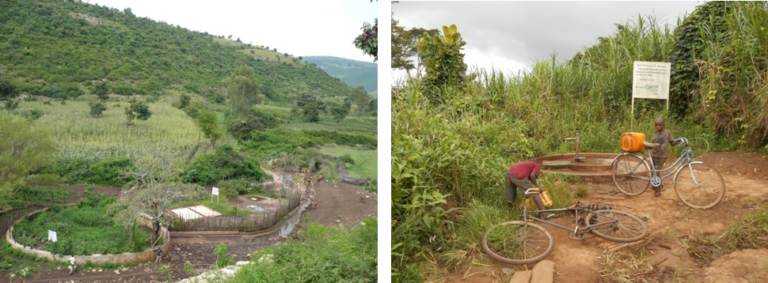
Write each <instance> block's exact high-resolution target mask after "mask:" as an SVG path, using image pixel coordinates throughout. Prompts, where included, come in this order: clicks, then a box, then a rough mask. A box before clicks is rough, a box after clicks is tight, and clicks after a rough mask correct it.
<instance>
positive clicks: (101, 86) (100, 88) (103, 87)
mask: <svg viewBox="0 0 768 283" xmlns="http://www.w3.org/2000/svg"><path fill="white" fill-rule="evenodd" d="M93 94H95V95H96V96H97V97H99V99H101V100H107V99H108V98H109V84H107V82H99V83H97V84H96V86H94V89H93Z"/></svg>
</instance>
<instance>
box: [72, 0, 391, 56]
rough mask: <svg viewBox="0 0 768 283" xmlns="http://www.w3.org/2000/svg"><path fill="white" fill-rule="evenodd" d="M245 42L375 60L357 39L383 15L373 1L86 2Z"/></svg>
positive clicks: (282, 49)
mask: <svg viewBox="0 0 768 283" xmlns="http://www.w3.org/2000/svg"><path fill="white" fill-rule="evenodd" d="M84 1H86V2H89V3H91V4H95V3H98V4H99V5H100V6H104V5H106V6H108V7H113V8H118V9H120V10H123V9H125V8H127V7H130V8H131V11H132V12H133V13H134V14H135V15H137V16H138V17H148V18H150V19H153V20H155V21H163V22H166V23H170V24H173V25H179V26H182V27H185V28H187V29H190V30H195V31H201V32H208V33H210V34H214V35H224V36H228V35H230V34H231V35H232V39H233V40H234V39H236V38H238V37H239V38H240V40H241V41H243V42H244V43H249V42H252V43H253V44H254V45H265V46H269V47H270V48H275V47H276V48H277V51H279V52H280V53H286V52H287V53H288V54H291V55H294V56H318V55H325V56H336V57H343V58H349V59H354V60H360V61H366V62H373V57H370V56H366V55H364V54H363V52H362V51H360V50H358V49H357V48H355V46H354V45H353V44H352V41H353V40H354V39H355V36H357V35H359V34H360V33H361V32H362V31H361V30H360V27H362V25H363V22H370V23H373V21H374V19H375V18H377V17H378V16H377V10H378V9H377V3H376V2H375V1H374V2H373V3H371V2H370V1H368V0H323V1H312V0H305V1H290V0H289V1H248V0H219V1H199V0H189V1H181V0H84Z"/></svg>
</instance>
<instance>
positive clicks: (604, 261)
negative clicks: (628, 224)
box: [444, 152, 768, 283]
mask: <svg viewBox="0 0 768 283" xmlns="http://www.w3.org/2000/svg"><path fill="white" fill-rule="evenodd" d="M699 160H702V161H704V162H705V163H706V164H709V165H714V166H715V168H717V169H718V170H719V171H720V173H721V174H722V175H723V178H724V179H725V183H726V194H725V197H724V198H723V201H722V202H721V203H720V204H718V205H717V206H715V207H713V208H711V209H708V210H695V209H691V208H689V207H687V206H685V205H683V204H682V203H681V202H680V201H679V200H678V198H677V195H676V194H675V192H674V187H673V183H672V178H669V179H666V180H664V183H663V186H664V187H665V191H663V192H662V195H661V197H654V195H653V190H652V189H648V190H647V191H646V192H645V193H643V194H642V195H639V196H636V197H631V198H630V197H626V196H624V195H623V194H621V193H620V192H618V190H617V189H616V188H615V185H614V184H613V183H600V184H587V185H588V186H589V187H590V193H589V195H588V196H587V197H585V198H582V199H580V200H581V201H582V202H587V203H595V202H603V203H610V204H612V206H613V207H614V208H615V209H617V210H622V211H626V212H629V213H632V214H634V215H636V216H638V217H640V218H643V217H647V218H648V221H647V222H646V225H647V226H648V235H647V236H646V237H645V238H644V239H643V240H641V241H639V242H637V244H635V245H633V246H630V247H625V248H620V249H618V250H614V251H609V250H611V249H613V248H617V247H619V245H620V244H619V243H614V242H610V241H606V240H603V239H601V238H591V239H586V240H584V241H573V240H570V239H569V238H568V237H567V231H565V230H562V229H558V228H554V227H552V226H548V225H542V226H544V227H545V228H546V229H547V231H549V232H550V233H551V234H552V236H553V237H554V238H555V247H554V250H553V251H552V253H551V254H550V255H549V256H548V257H547V258H546V259H548V260H552V261H554V262H555V264H556V267H555V269H556V271H555V282H569V283H570V282H574V283H577V282H768V269H766V266H768V250H766V249H759V250H743V251H739V252H734V253H732V254H727V255H722V256H719V257H717V258H716V259H715V260H711V259H706V255H702V252H698V253H693V254H691V253H690V251H691V249H690V248H687V247H688V246H689V245H688V244H687V243H689V242H691V241H694V240H691V239H692V238H694V237H695V236H699V237H700V236H707V237H714V238H717V237H720V236H722V235H723V233H724V232H725V231H726V230H727V229H728V228H729V227H730V226H731V225H732V224H733V223H735V222H739V221H742V220H744V219H746V217H747V216H749V215H753V214H755V212H756V210H757V209H759V208H760V207H762V206H763V204H764V203H765V202H766V200H768V154H762V153H748V152H724V153H709V154H707V155H705V156H703V157H701V158H699ZM572 221H573V217H572V216H570V215H567V216H561V217H560V218H558V219H556V220H555V222H557V223H560V224H564V225H572ZM696 254H699V255H702V256H697V255H696ZM503 268H504V270H505V271H509V269H517V270H524V269H530V268H532V265H531V266H516V265H507V264H500V263H495V264H492V265H491V266H482V265H480V264H478V265H476V267H474V268H471V269H469V270H465V271H462V272H461V273H460V274H458V273H452V274H449V275H448V277H446V278H444V279H445V281H446V282H506V281H508V280H509V278H510V276H508V275H504V273H503V272H502V269H503ZM619 278H621V279H620V280H617V279H619Z"/></svg>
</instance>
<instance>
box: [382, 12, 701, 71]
mask: <svg viewBox="0 0 768 283" xmlns="http://www.w3.org/2000/svg"><path fill="white" fill-rule="evenodd" d="M702 3H703V2H701V1H689V2H405V1H401V2H400V3H397V4H393V5H392V12H394V19H396V20H398V21H400V23H399V25H400V26H404V27H405V28H406V29H408V28H412V27H422V28H429V29H432V28H436V29H438V30H440V29H441V27H442V26H444V25H451V24H456V26H457V27H458V29H459V32H460V33H461V36H462V37H463V38H464V41H466V42H467V45H466V46H465V53H466V56H465V57H464V62H465V63H467V64H468V65H469V66H470V69H471V68H472V66H477V67H480V68H485V69H490V68H494V69H497V70H501V71H502V72H504V73H510V72H517V71H518V70H522V69H525V68H527V67H530V66H531V65H532V64H533V62H534V60H542V59H546V58H548V57H549V56H551V55H552V53H554V52H556V53H557V54H558V58H560V59H566V58H571V57H573V55H575V54H576V53H577V52H579V51H582V50H583V49H584V47H586V46H591V45H593V44H595V43H596V42H597V38H598V37H600V36H608V35H611V34H612V33H613V32H614V31H615V29H616V27H615V25H614V23H622V24H623V23H625V22H627V21H628V20H635V19H637V16H638V14H640V15H656V17H657V19H658V20H659V22H660V24H662V25H663V24H665V23H666V24H669V25H670V28H674V26H676V25H677V19H678V17H682V16H683V15H685V14H690V13H691V12H692V11H693V10H694V8H695V7H696V6H697V5H699V4H702ZM403 74H404V72H393V74H392V77H393V79H397V78H399V77H401V76H403Z"/></svg>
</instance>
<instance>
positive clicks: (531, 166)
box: [504, 161, 555, 218]
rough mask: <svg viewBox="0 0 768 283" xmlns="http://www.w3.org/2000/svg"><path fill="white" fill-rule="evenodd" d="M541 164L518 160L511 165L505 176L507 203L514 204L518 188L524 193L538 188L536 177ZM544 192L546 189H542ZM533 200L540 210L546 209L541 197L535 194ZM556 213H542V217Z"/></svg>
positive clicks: (549, 216) (552, 215) (548, 216)
mask: <svg viewBox="0 0 768 283" xmlns="http://www.w3.org/2000/svg"><path fill="white" fill-rule="evenodd" d="M540 171H541V166H539V164H538V163H536V162H533V161H523V162H518V163H515V164H514V165H512V167H509V170H507V174H506V175H505V176H504V188H505V190H504V195H505V196H506V198H507V203H509V204H510V205H513V206H514V202H515V199H517V189H518V188H520V189H522V191H523V193H525V191H526V190H528V189H530V188H538V185H537V184H536V178H538V177H539V172H540ZM541 192H544V190H541ZM533 202H535V203H536V206H537V207H538V208H539V210H544V209H545V208H544V204H543V203H542V202H541V197H539V196H535V197H534V198H533ZM554 216H555V214H552V213H541V214H540V215H539V217H541V218H552V217H554Z"/></svg>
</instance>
